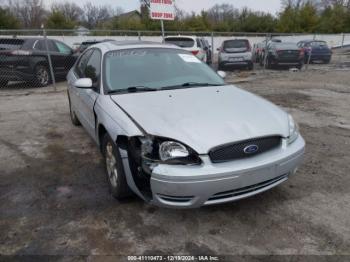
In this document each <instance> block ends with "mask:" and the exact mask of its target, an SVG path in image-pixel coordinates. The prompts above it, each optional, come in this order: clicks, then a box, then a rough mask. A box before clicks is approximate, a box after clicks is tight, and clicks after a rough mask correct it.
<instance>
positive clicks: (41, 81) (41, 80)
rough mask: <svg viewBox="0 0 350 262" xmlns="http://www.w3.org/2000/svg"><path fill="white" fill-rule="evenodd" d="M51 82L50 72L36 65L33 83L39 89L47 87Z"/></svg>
mask: <svg viewBox="0 0 350 262" xmlns="http://www.w3.org/2000/svg"><path fill="white" fill-rule="evenodd" d="M50 82H51V76H50V71H49V69H48V68H47V66H45V65H37V66H36V67H35V69H34V83H35V84H36V85H38V86H39V87H45V86H48V85H49V84H50Z"/></svg>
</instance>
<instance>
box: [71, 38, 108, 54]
mask: <svg viewBox="0 0 350 262" xmlns="http://www.w3.org/2000/svg"><path fill="white" fill-rule="evenodd" d="M109 41H113V40H111V39H103V40H87V41H84V42H82V43H79V44H76V45H77V46H78V47H77V49H76V50H75V52H76V53H78V54H81V53H82V52H84V51H85V50H86V48H88V47H89V46H92V45H96V44H99V43H103V42H109Z"/></svg>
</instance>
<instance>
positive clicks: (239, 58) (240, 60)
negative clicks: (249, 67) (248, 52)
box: [229, 57, 244, 62]
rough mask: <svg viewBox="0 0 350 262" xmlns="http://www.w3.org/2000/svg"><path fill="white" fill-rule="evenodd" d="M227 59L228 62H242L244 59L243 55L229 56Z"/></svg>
mask: <svg viewBox="0 0 350 262" xmlns="http://www.w3.org/2000/svg"><path fill="white" fill-rule="evenodd" d="M229 61H230V62H242V61H244V60H243V57H230V58H229Z"/></svg>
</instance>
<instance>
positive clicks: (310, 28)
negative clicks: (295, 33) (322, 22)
mask: <svg viewBox="0 0 350 262" xmlns="http://www.w3.org/2000/svg"><path fill="white" fill-rule="evenodd" d="M298 22H299V27H300V29H301V32H303V33H314V32H315V31H316V29H317V26H318V23H319V16H318V14H317V9H316V7H315V6H314V5H312V4H311V3H310V2H307V3H306V4H305V5H303V6H302V7H301V9H300V10H299V21H298Z"/></svg>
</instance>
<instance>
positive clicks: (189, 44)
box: [164, 36, 208, 63]
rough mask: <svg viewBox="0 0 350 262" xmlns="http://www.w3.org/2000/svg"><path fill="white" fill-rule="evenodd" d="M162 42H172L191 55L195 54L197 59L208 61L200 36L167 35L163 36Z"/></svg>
mask: <svg viewBox="0 0 350 262" xmlns="http://www.w3.org/2000/svg"><path fill="white" fill-rule="evenodd" d="M164 42H165V43H168V44H173V45H176V46H178V47H181V48H183V49H185V50H187V51H189V52H191V53H192V54H193V55H195V56H196V57H197V58H198V59H199V60H201V61H203V62H204V63H207V62H208V55H207V51H206V50H205V46H204V45H203V43H202V41H201V38H199V37H196V36H167V37H165V38H164Z"/></svg>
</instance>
